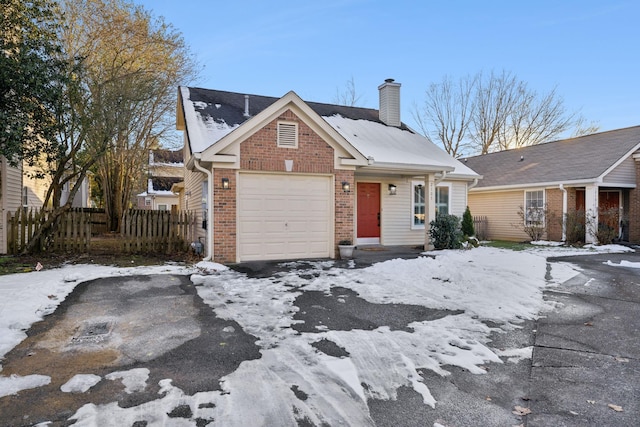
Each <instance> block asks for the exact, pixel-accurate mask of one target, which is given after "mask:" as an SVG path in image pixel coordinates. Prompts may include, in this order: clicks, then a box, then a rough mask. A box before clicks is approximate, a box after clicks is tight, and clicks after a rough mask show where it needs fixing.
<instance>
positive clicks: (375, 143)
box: [323, 114, 476, 176]
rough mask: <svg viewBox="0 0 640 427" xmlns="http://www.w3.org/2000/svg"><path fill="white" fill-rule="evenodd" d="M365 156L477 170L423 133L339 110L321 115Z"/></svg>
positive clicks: (459, 172)
mask: <svg viewBox="0 0 640 427" xmlns="http://www.w3.org/2000/svg"><path fill="white" fill-rule="evenodd" d="M323 119H325V120H326V121H327V122H328V123H329V124H330V125H331V126H332V127H333V128H334V129H336V130H337V131H338V132H339V133H340V134H341V135H342V136H343V137H344V138H345V139H346V140H347V141H349V142H350V143H351V144H352V145H353V146H354V147H356V149H357V150H358V151H360V152H361V153H362V154H363V155H364V156H366V157H369V158H373V165H375V164H376V163H379V162H380V163H384V164H389V163H394V164H399V165H415V166H417V167H420V166H422V167H430V168H432V169H438V168H439V167H442V169H443V170H450V171H451V172H450V173H451V174H456V175H467V176H475V175H476V173H475V172H474V171H473V170H471V169H470V168H468V167H466V166H465V165H464V164H462V163H461V162H459V161H458V160H456V159H454V158H453V157H451V156H450V155H448V154H447V153H446V152H445V151H443V150H442V149H440V148H439V147H437V146H436V145H435V144H433V143H432V142H431V141H429V140H428V139H427V138H425V137H424V136H422V135H419V134H416V133H414V132H411V131H410V130H408V129H401V128H397V127H393V126H386V125H384V124H382V123H377V122H373V121H369V120H353V119H349V118H346V117H342V116H340V115H338V114H336V115H333V116H331V117H323Z"/></svg>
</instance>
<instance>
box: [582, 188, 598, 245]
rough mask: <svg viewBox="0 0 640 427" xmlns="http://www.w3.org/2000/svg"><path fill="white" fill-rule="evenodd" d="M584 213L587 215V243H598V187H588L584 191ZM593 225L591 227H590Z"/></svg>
mask: <svg viewBox="0 0 640 427" xmlns="http://www.w3.org/2000/svg"><path fill="white" fill-rule="evenodd" d="M584 212H585V215H586V218H585V221H586V222H585V224H586V225H587V227H586V228H587V229H586V232H585V241H586V243H598V238H597V237H596V234H595V233H596V231H598V187H597V186H595V185H588V186H586V187H585V191H584ZM589 224H591V227H589Z"/></svg>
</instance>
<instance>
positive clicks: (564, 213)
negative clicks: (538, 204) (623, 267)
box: [559, 184, 568, 242]
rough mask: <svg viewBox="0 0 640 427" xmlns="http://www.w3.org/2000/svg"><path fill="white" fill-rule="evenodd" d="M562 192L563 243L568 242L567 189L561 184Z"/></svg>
mask: <svg viewBox="0 0 640 427" xmlns="http://www.w3.org/2000/svg"><path fill="white" fill-rule="evenodd" d="M559 187H560V191H562V241H563V242H566V241H567V204H568V202H567V189H566V188H564V184H560V186H559Z"/></svg>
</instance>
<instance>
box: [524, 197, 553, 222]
mask: <svg viewBox="0 0 640 427" xmlns="http://www.w3.org/2000/svg"><path fill="white" fill-rule="evenodd" d="M538 191H542V208H543V209H544V207H545V206H546V205H547V191H546V190H545V189H544V188H530V189H528V190H524V194H523V199H524V200H523V202H522V206H523V210H524V218H523V219H522V220H523V223H524V225H525V227H526V226H528V225H529V224H527V193H533V192H538ZM546 223H547V218H546V215H545V216H543V218H542V226H543V227H544V226H546Z"/></svg>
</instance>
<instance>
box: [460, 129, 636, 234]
mask: <svg viewBox="0 0 640 427" xmlns="http://www.w3.org/2000/svg"><path fill="white" fill-rule="evenodd" d="M462 161H463V162H464V163H465V164H466V165H467V166H469V167H470V168H471V169H473V170H474V171H476V172H477V173H479V174H481V175H482V176H483V179H482V181H481V182H479V183H478V185H477V186H475V187H474V188H473V189H471V190H470V191H469V208H470V210H471V213H472V214H473V215H474V216H484V217H486V218H487V224H486V234H487V235H486V236H485V237H486V238H488V239H503V240H514V241H521V240H526V239H527V237H528V236H527V235H526V234H525V233H524V231H523V227H521V225H523V221H524V220H523V218H521V217H520V216H519V215H518V211H519V209H520V208H523V212H526V211H528V210H530V209H532V208H536V207H538V208H539V207H544V208H545V209H546V211H547V213H548V215H549V217H550V218H548V219H547V224H546V226H547V235H546V236H545V238H547V239H548V240H554V241H563V240H565V239H566V232H567V230H566V218H567V215H568V214H572V213H574V214H575V213H578V215H583V216H584V218H585V221H587V217H589V218H590V221H591V223H592V224H600V225H602V224H603V223H605V222H606V223H608V224H607V225H608V226H610V227H614V228H617V230H614V234H615V236H616V239H617V240H620V241H631V242H640V164H639V161H640V126H636V127H630V128H625V129H617V130H612V131H607V132H601V133H595V134H592V135H587V136H581V137H576V138H570V139H564V140H560V141H555V142H548V143H544V144H539V145H534V146H530V147H523V148H518V149H513V150H506V151H500V152H495V153H490V154H485V155H481V156H476V157H469V158H466V159H463V160H462ZM612 212H613V217H615V219H614V220H612V219H611V218H612V215H611V213H612ZM525 216H526V215H525ZM588 228H589V227H588ZM595 231H596V228H595V227H591V229H590V230H589V229H587V232H586V236H585V238H586V241H587V242H589V243H596V235H595Z"/></svg>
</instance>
